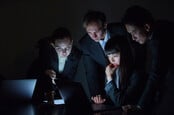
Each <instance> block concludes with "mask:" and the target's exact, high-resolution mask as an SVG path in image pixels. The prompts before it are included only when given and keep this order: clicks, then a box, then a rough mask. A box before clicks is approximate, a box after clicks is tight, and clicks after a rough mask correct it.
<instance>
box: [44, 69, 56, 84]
mask: <svg viewBox="0 0 174 115" xmlns="http://www.w3.org/2000/svg"><path fill="white" fill-rule="evenodd" d="M45 74H46V75H48V76H49V77H51V79H52V83H53V84H56V83H55V81H54V80H55V79H56V72H55V71H54V70H52V69H48V70H46V71H45Z"/></svg>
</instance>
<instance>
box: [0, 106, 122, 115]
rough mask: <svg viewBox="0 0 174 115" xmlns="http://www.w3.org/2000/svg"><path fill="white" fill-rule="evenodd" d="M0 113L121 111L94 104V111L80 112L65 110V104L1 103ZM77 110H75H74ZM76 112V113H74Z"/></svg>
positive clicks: (91, 114) (109, 114) (43, 114)
mask: <svg viewBox="0 0 174 115" xmlns="http://www.w3.org/2000/svg"><path fill="white" fill-rule="evenodd" d="M1 106H2V107H1V109H0V114H1V115H3V114H6V115H98V114H99V113H100V115H106V114H107V115H113V114H114V115H122V111H121V110H120V109H118V108H110V109H109V108H108V106H105V105H99V104H94V105H92V106H93V107H95V109H96V110H95V111H93V112H89V113H88V111H86V112H84V111H83V113H81V112H82V111H81V112H80V110H81V108H80V107H79V108H75V109H73V112H72V111H69V109H68V111H67V108H66V107H65V105H56V106H55V105H47V104H41V105H33V104H21V105H8V106H6V107H3V105H1ZM71 110H72V109H71ZM76 110H77V111H76ZM76 112H77V113H76Z"/></svg>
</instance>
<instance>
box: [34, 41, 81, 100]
mask: <svg viewBox="0 0 174 115" xmlns="http://www.w3.org/2000/svg"><path fill="white" fill-rule="evenodd" d="M38 48H39V57H38V59H37V61H38V63H37V67H34V68H37V69H38V70H37V75H38V80H37V84H36V88H35V95H34V100H36V101H39V102H40V101H42V99H43V98H44V93H45V92H48V91H53V90H57V88H56V87H57V86H56V85H54V84H53V83H52V79H51V78H50V77H49V76H47V75H46V74H45V71H46V70H47V69H52V70H54V71H55V72H56V75H57V78H59V79H61V80H74V77H75V75H76V72H77V68H78V65H79V62H80V59H81V53H82V52H81V51H80V50H79V49H78V48H77V47H75V46H73V47H72V51H71V53H70V55H69V56H68V58H67V60H66V62H65V66H64V70H63V72H61V73H60V72H59V71H58V63H59V60H58V56H57V53H56V50H55V49H54V48H53V46H52V45H50V44H49V41H48V38H43V39H41V40H40V41H39V42H38ZM57 97H59V94H58V92H57Z"/></svg>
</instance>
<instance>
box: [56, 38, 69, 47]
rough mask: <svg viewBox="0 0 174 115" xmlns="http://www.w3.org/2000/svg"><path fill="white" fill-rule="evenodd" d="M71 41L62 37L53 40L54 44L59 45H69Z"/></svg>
mask: <svg viewBox="0 0 174 115" xmlns="http://www.w3.org/2000/svg"><path fill="white" fill-rule="evenodd" d="M71 43H72V41H71V40H70V38H64V39H57V40H55V45H56V46H61V45H67V46H69V45H71Z"/></svg>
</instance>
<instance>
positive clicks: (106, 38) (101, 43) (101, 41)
mask: <svg viewBox="0 0 174 115" xmlns="http://www.w3.org/2000/svg"><path fill="white" fill-rule="evenodd" d="M109 38H110V35H109V32H108V31H107V30H106V35H105V38H104V40H100V41H99V43H100V45H101V47H102V48H103V50H104V48H105V45H106V42H107V41H108V40H109Z"/></svg>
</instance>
